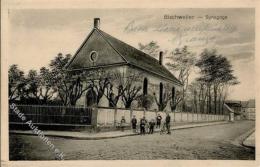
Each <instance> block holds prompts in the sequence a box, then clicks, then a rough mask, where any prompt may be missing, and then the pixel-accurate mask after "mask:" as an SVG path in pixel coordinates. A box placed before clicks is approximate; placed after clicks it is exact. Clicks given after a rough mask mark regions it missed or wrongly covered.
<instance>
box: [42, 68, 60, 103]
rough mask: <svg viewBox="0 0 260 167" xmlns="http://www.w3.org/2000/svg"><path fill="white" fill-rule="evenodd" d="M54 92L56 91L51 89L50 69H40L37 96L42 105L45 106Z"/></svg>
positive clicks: (53, 88)
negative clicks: (38, 95)
mask: <svg viewBox="0 0 260 167" xmlns="http://www.w3.org/2000/svg"><path fill="white" fill-rule="evenodd" d="M56 92H57V89H56V88H55V87H53V76H52V73H51V71H50V69H48V68H46V67H42V68H40V89H39V94H40V97H41V99H42V103H43V104H47V103H48V101H50V100H51V98H52V97H53V96H54V94H55V93H56Z"/></svg>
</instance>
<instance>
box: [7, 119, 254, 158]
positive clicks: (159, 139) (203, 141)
mask: <svg viewBox="0 0 260 167" xmlns="http://www.w3.org/2000/svg"><path fill="white" fill-rule="evenodd" d="M254 126H255V122H253V121H240V122H235V123H229V124H222V125H214V126H206V127H199V128H191V129H183V130H176V131H173V132H172V134H171V135H166V134H164V135H160V134H159V133H155V134H152V135H145V136H139V135H138V136H128V137H120V138H112V139H104V140H72V139H63V138H50V140H51V141H52V143H53V144H54V145H55V147H56V148H58V149H60V150H61V151H62V152H63V153H64V154H65V160H116V159H118V160H156V159H157V160H162V159H184V160H186V159H192V160H196V159H229V160H237V159H241V160H243V159H245V160H253V159H255V150H254V149H252V148H246V147H243V146H242V145H240V144H239V143H240V142H242V137H241V136H243V134H245V133H246V132H248V131H249V130H250V129H252V128H254ZM243 139H244V138H243ZM10 159H11V160H17V159H19V160H53V159H55V156H54V153H53V152H52V151H50V150H49V147H48V146H47V145H45V144H44V143H43V142H42V141H41V140H40V139H39V137H38V136H25V135H14V134H12V135H10Z"/></svg>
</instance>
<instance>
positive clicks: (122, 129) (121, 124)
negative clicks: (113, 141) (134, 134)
mask: <svg viewBox="0 0 260 167" xmlns="http://www.w3.org/2000/svg"><path fill="white" fill-rule="evenodd" d="M120 126H121V131H122V132H123V131H124V130H125V117H124V116H122V119H121V121H120Z"/></svg>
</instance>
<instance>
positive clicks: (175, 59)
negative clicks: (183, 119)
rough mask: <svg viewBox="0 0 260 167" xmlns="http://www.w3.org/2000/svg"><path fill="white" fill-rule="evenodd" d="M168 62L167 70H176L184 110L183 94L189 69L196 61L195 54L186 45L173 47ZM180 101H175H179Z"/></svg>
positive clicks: (187, 82) (185, 89) (187, 81)
mask: <svg viewBox="0 0 260 167" xmlns="http://www.w3.org/2000/svg"><path fill="white" fill-rule="evenodd" d="M167 58H168V59H169V60H170V62H169V63H167V64H166V66H167V67H168V69H169V70H171V71H173V72H177V73H179V74H178V79H179V81H180V82H181V83H182V85H183V87H182V92H181V93H182V97H181V98H180V99H179V100H180V101H182V109H183V110H185V96H186V91H187V88H188V85H189V76H190V72H191V69H192V68H193V67H194V65H195V62H196V57H195V54H194V53H192V52H190V51H189V50H188V47H187V46H184V47H183V48H181V49H179V48H177V49H175V50H174V51H172V52H171V53H170V56H168V57H167ZM180 101H177V103H179V102H180Z"/></svg>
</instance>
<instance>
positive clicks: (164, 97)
mask: <svg viewBox="0 0 260 167" xmlns="http://www.w3.org/2000/svg"><path fill="white" fill-rule="evenodd" d="M157 91H158V90H155V89H154V90H153V96H154V100H155V102H156V104H157V106H158V110H159V111H163V110H164V109H165V108H166V106H167V104H168V102H169V100H170V99H171V98H172V95H171V91H170V86H169V85H168V84H167V85H165V88H164V90H163V92H162V99H161V101H160V97H159V99H158V98H157V93H156V92H157ZM159 96H160V95H159ZM172 105H173V104H172ZM171 107H173V106H171Z"/></svg>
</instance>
